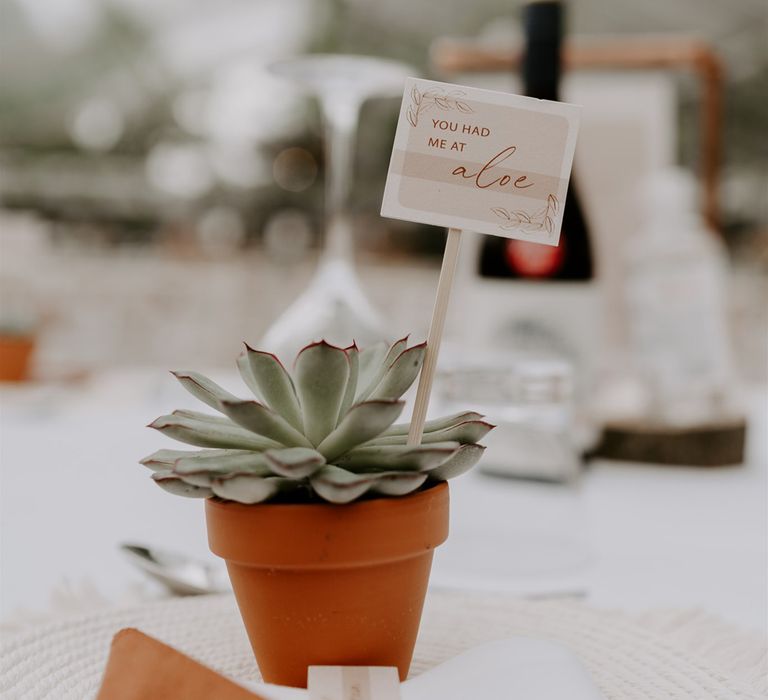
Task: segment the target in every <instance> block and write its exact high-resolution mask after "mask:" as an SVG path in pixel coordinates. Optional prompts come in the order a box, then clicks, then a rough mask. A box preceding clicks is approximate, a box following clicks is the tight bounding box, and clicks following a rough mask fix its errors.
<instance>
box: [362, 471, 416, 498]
mask: <svg viewBox="0 0 768 700" xmlns="http://www.w3.org/2000/svg"><path fill="white" fill-rule="evenodd" d="M427 477H428V475H427V474H407V473H406V474H403V473H401V472H385V473H384V474H378V475H377V479H376V481H374V482H373V484H372V485H371V490H372V491H374V492H376V493H380V494H382V495H383V496H405V494H407V493H411V492H412V491H415V490H416V489H417V488H419V487H420V486H421V485H422V484H423V483H424V482H425V481H426V480H427Z"/></svg>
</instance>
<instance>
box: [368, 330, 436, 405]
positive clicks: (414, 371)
mask: <svg viewBox="0 0 768 700" xmlns="http://www.w3.org/2000/svg"><path fill="white" fill-rule="evenodd" d="M426 349H427V344H426V343H421V344H420V345H414V346H413V347H410V348H408V349H407V350H403V352H401V353H400V354H399V355H398V356H397V357H396V358H395V360H394V362H393V363H392V364H391V365H390V366H389V368H388V369H387V371H386V372H385V373H384V376H383V377H382V379H381V381H380V382H379V383H378V384H377V385H376V387H375V388H374V389H373V390H372V391H371V394H370V396H369V397H368V398H369V399H399V398H400V397H401V396H402V395H403V394H404V393H405V392H406V391H407V390H408V388H409V387H410V386H411V384H413V380H414V379H416V377H417V376H418V374H419V370H420V369H421V365H422V363H423V362H424V353H425V351H426Z"/></svg>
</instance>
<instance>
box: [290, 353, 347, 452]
mask: <svg viewBox="0 0 768 700" xmlns="http://www.w3.org/2000/svg"><path fill="white" fill-rule="evenodd" d="M294 377H295V379H296V391H297V394H298V396H299V403H300V404H301V411H302V417H303V422H304V434H305V435H306V436H307V438H309V441H310V443H312V445H319V444H320V443H321V442H322V441H323V439H324V438H325V437H326V435H328V434H329V433H330V432H331V431H332V430H333V429H334V428H335V427H336V423H337V422H338V419H339V411H340V410H341V403H342V401H343V400H344V395H345V393H346V388H347V381H348V380H349V358H348V357H347V353H346V352H345V351H344V350H343V349H342V348H339V347H336V346H334V345H330V344H329V343H326V342H325V341H321V342H319V343H313V344H312V345H308V346H307V347H305V348H304V349H303V350H301V352H299V354H298V356H297V357H296V364H295V367H294Z"/></svg>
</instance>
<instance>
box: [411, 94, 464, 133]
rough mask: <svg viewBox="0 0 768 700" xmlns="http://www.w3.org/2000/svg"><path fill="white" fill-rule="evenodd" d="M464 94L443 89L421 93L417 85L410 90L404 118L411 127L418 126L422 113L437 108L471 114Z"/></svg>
mask: <svg viewBox="0 0 768 700" xmlns="http://www.w3.org/2000/svg"><path fill="white" fill-rule="evenodd" d="M464 95H466V93H465V92H464V91H463V90H448V91H446V90H444V89H443V88H434V87H432V88H429V89H428V90H424V92H422V91H421V90H419V88H418V86H417V85H414V86H413V88H411V104H410V105H409V106H408V109H407V110H406V113H405V115H406V118H407V119H408V122H409V123H410V125H411V126H418V125H419V117H420V116H421V115H422V114H423V113H424V112H427V111H429V110H430V109H432V108H433V107H437V108H438V109H441V110H444V111H451V110H458V111H459V112H462V113H463V114H472V113H473V112H474V111H475V110H474V109H472V107H470V106H469V105H468V104H467V103H466V102H465V101H464V100H462V99H460V98H462V97H464Z"/></svg>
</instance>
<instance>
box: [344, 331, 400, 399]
mask: <svg viewBox="0 0 768 700" xmlns="http://www.w3.org/2000/svg"><path fill="white" fill-rule="evenodd" d="M407 347H408V336H405V338H400V340H396V341H395V342H394V343H392V345H391V346H390V347H389V350H387V352H386V354H385V355H384V358H383V359H382V360H380V361H377V362H376V364H375V365H374V367H373V369H372V371H370V370H369V369H368V367H366V372H365V375H366V376H365V383H360V384H359V386H360V387H361V388H360V391H358V394H357V399H356V400H357V402H358V403H360V402H361V401H365V400H366V399H367V398H368V397H369V396H370V395H371V393H372V392H373V390H374V389H375V388H376V387H377V386H378V385H379V383H380V382H381V380H382V379H384V375H385V374H386V373H387V370H388V369H389V368H390V366H391V365H392V363H393V362H394V361H395V360H396V359H397V357H398V356H399V355H400V354H401V353H402V352H403V351H404V350H405V349H406V348H407ZM375 359H376V360H377V359H378V358H377V357H376V356H372V357H371V358H370V360H369V361H371V362H372V361H373V360H375Z"/></svg>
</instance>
